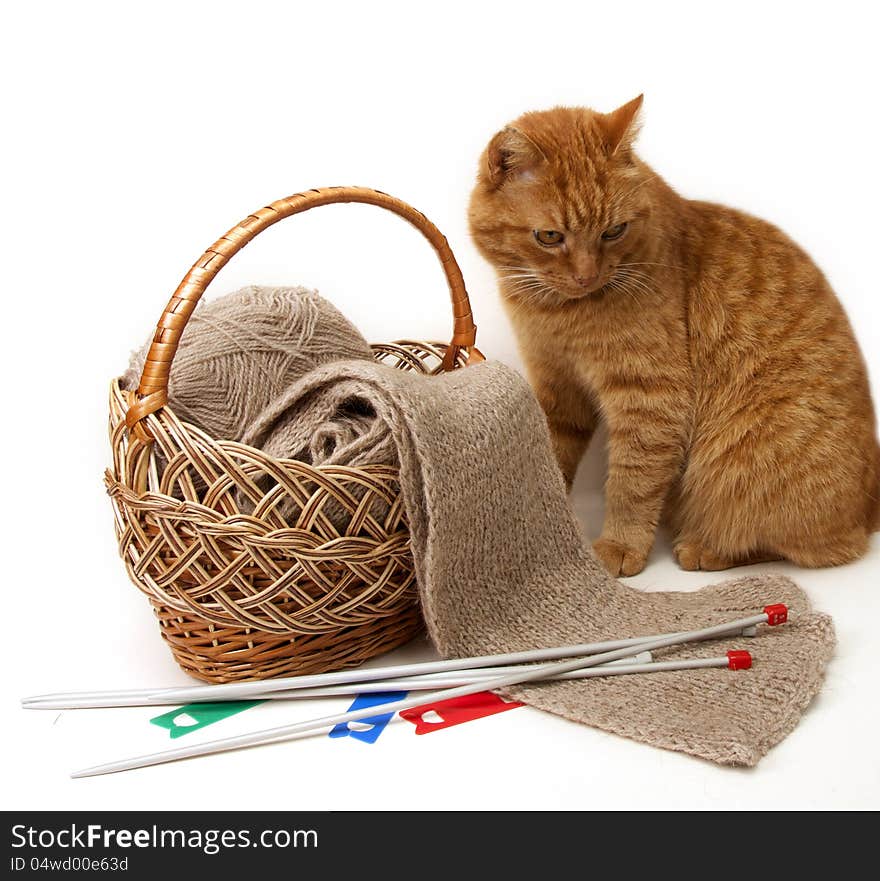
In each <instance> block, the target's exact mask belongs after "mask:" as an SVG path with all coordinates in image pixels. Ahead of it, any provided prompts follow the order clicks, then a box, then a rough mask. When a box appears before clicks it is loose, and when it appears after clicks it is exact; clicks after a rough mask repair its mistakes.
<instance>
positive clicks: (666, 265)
mask: <svg viewBox="0 0 880 881" xmlns="http://www.w3.org/2000/svg"><path fill="white" fill-rule="evenodd" d="M618 266H619V267H627V266H662V267H664V268H665V269H678V270H679V271H683V270H684V267H683V266H675V265H674V264H672V263H655V262H653V261H650V260H648V261H639V262H635V263H620V264H618Z"/></svg>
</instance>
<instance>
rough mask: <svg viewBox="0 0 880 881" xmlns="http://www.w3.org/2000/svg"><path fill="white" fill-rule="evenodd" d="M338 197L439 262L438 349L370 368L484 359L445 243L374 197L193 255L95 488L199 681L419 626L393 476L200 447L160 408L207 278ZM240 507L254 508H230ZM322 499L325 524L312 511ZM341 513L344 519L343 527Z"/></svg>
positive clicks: (319, 656)
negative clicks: (400, 227) (445, 314)
mask: <svg viewBox="0 0 880 881" xmlns="http://www.w3.org/2000/svg"><path fill="white" fill-rule="evenodd" d="M334 202H364V203H368V204H370V205H377V206H379V207H381V208H385V209H387V210H389V211H392V212H394V213H395V214H398V215H399V216H401V217H403V218H404V219H405V220H407V221H409V222H410V223H411V224H412V225H413V226H415V227H416V228H417V229H418V230H420V231H421V232H422V233H423V234H424V235H425V237H426V238H427V239H428V241H429V242H430V243H431V244H432V245H433V247H434V249H435V251H436V252H437V254H438V256H439V257H440V261H441V264H442V266H443V270H444V272H445V273H446V280H447V283H448V285H449V289H450V292H451V295H452V307H453V315H454V332H453V336H452V342H451V343H450V344H449V346H440V345H432V344H427V343H411V342H401V343H395V344H389V345H379V346H374V352H375V355H376V358H377V359H378V360H380V361H384V362H386V363H389V364H391V365H393V366H395V367H399V368H400V369H402V370H416V371H420V372H423V373H436V372H438V371H440V370H452V369H453V368H455V367H461V366H464V365H465V364H466V363H468V361H469V360H470V361H477V360H482V355H480V353H479V351H478V350H477V349H475V348H473V345H474V341H475V336H476V328H475V326H474V323H473V320H472V317H471V311H470V305H469V303H468V296H467V292H466V290H465V287H464V281H463V279H462V276H461V271H460V270H459V268H458V265H457V264H456V262H455V258H454V257H453V255H452V252H451V250H450V249H449V245H448V243H447V242H446V239H445V238H444V237H443V235H442V234H441V233H440V232H439V230H438V229H437V228H436V227H435V226H434V225H433V224H432V223H431V222H430V221H428V220H427V219H426V218H425V217H424V216H423V215H422V214H420V213H419V212H417V211H416V210H415V209H413V208H411V207H410V206H409V205H407V204H405V203H404V202H401V201H399V200H398V199H395V198H393V197H391V196H387V195H385V194H384V193H379V192H376V191H374V190H368V189H362V188H359V187H331V188H327V189H320V190H310V191H309V192H307V193H300V194H297V195H294V196H290V197H289V198H287V199H282V200H280V201H278V202H274V203H273V204H271V205H269V206H268V207H266V208H263V209H262V210H260V211H257V212H256V213H254V214H252V215H250V216H249V217H247V218H245V219H244V220H243V221H242V222H241V223H239V224H238V225H237V226H235V227H233V228H232V229H231V230H230V231H229V232H228V233H226V235H224V236H223V237H222V238H221V239H219V240H218V241H217V242H215V243H214V244H213V245H211V247H210V248H208V250H207V251H205V253H204V254H203V255H202V257H201V258H200V259H199V260H198V261H197V262H196V264H195V265H194V266H193V267H192V269H190V271H189V272H188V273H187V275H186V277H185V278H184V279H183V281H182V282H181V283H180V286H179V287H178V288H177V290H176V291H175V292H174V296H172V298H171V300H170V302H169V303H168V305H167V306H166V307H165V311H164V313H163V314H162V318H161V320H160V321H159V324H158V326H157V329H156V334H155V336H154V338H153V342H152V345H151V348H150V351H149V354H148V356H147V361H146V364H145V366H144V370H143V374H142V376H141V380H140V385H139V387H138V390H137V392H136V393H135V392H127V391H124V390H123V389H122V388H121V387H120V385H119V381H118V380H114V382H113V383H112V384H111V389H110V442H111V445H112V448H113V467H112V469H110V470H108V471H107V473H106V478H105V479H106V485H107V491H108V493H109V495H110V498H111V499H112V503H113V509H114V513H115V517H116V534H117V538H118V541H119V550H120V554H121V556H122V558H123V560H124V561H125V566H126V569H127V570H128V574H129V577H130V578H131V580H132V581H133V582H134V584H135V585H136V586H137V587H138V588H139V589H140V590H142V591H143V592H144V593H145V594H146V595H147V596H148V597H149V599H150V602H151V603H152V606H153V609H154V610H155V613H156V615H157V617H158V619H159V623H160V625H161V633H162V636H163V637H164V638H165V640H166V641H167V643H168V645H169V647H170V648H171V651H172V653H173V655H174V657H175V659H176V660H177V663H178V664H179V665H180V666H181V667H182V668H183V669H184V670H186V671H187V672H188V673H190V674H192V675H193V676H195V677H196V678H198V679H202V680H204V681H207V682H235V681H239V680H243V679H261V678H266V677H269V676H282V675H296V674H304V673H315V672H321V671H324V670H332V669H338V668H342V667H347V666H353V665H356V664H359V663H361V662H362V661H364V660H366V659H367V658H370V657H372V656H373V655H377V654H379V653H381V652H386V651H388V650H389V649H392V648H394V647H396V646H398V645H401V644H402V643H405V642H407V641H408V640H410V639H411V638H412V637H413V636H414V635H415V634H416V633H418V632H419V630H420V629H421V626H422V621H421V616H420V614H419V608H418V598H417V591H416V584H415V575H414V572H413V560H412V555H411V551H410V542H409V531H408V528H407V524H406V517H405V514H404V510H403V504H402V501H401V498H400V489H399V485H398V473H397V470H396V469H395V468H390V467H388V466H385V465H370V466H364V467H360V468H351V467H339V466H318V467H312V466H310V465H307V464H305V463H303V462H297V461H292V460H279V459H274V458H272V457H270V456H267V455H266V454H264V453H263V452H261V451H260V450H257V449H254V448H252V447H248V446H245V445H244V444H240V443H235V442H233V441H230V440H223V439H219V438H212V437H209V436H208V435H206V434H205V433H204V432H203V431H201V430H199V429H198V428H196V427H195V426H193V425H190V424H188V423H184V422H181V421H180V420H178V419H177V418H176V417H175V415H174V413H173V412H172V411H171V409H170V408H169V407H167V406H166V403H167V385H168V376H169V372H170V369H171V362H172V360H173V358H174V354H175V352H176V350H177V345H178V342H179V340H180V336H181V334H182V332H183V329H184V327H185V326H186V323H187V320H188V319H189V317H190V315H191V314H192V312H193V310H194V309H195V306H196V303H197V302H198V300H199V298H200V297H201V295H202V293H203V292H204V290H205V289H206V288H207V286H208V284H209V283H210V282H211V280H212V279H213V278H214V276H215V275H216V274H217V272H218V271H219V270H220V269H221V268H222V267H223V266H224V265H225V264H226V262H227V261H228V260H229V259H230V257H232V255H233V254H235V253H236V252H237V251H239V250H240V249H241V248H243V247H244V246H245V245H246V244H247V243H248V242H249V241H251V239H253V238H254V237H255V236H256V235H257V234H259V233H260V232H262V231H263V230H264V229H266V228H267V227H269V226H271V225H272V224H274V223H276V222H277V221H279V220H281V219H283V218H285V217H289V216H290V215H292V214H298V213H300V212H301V211H305V210H307V209H309V208H313V207H316V206H319V205H328V204H331V203H334ZM157 451H158V452H159V453H161V455H156V453H157ZM258 473H267V474H269V475H271V476H272V477H273V478H274V479H275V481H276V482H277V485H276V486H275V487H274V488H273V489H271V490H269V491H265V492H264V491H263V490H261V489H260V488H259V487H258V486H257V484H256V483H255V482H254V480H252V477H253V476H254V475H256V474H258ZM279 493H287V494H288V495H289V496H290V497H292V498H293V499H294V500H295V501H296V503H297V508H298V509H299V510H300V512H301V513H300V514H299V515H298V517H297V519H296V521H295V522H290V523H288V522H286V521H285V520H284V519H283V518H282V517H281V515H280V514H278V502H279ZM377 497H379V498H380V499H381V500H382V502H383V503H384V504H383V505H382V506H381V510H386V509H387V511H388V513H387V515H386V516H384V519H382V520H381V522H380V521H377V520H376V519H375V517H374V516H373V515H372V514H371V513H370V511H371V508H372V510H378V509H380V506H378V505H372V503H373V502H374V501H375V500H376V498H377ZM242 498H244V499H249V500H250V502H251V503H252V505H253V510H252V511H251V509H250V507H249V508H248V511H247V512H244V511H242V510H240V509H239V507H238V504H237V499H242ZM328 504H330V505H332V506H333V507H332V510H333V512H334V516H333V517H332V518H331V517H329V516H327V515H326V514H325V513H324V511H323V509H324V506H325V505H328ZM338 506H342V508H343V509H344V510H345V512H346V515H345V517H347V518H348V520H347V524H345V525H344V528H343V527H342V525H341V523H340V519H339V515H338V512H339V507H338ZM328 510H329V508H328ZM343 519H345V518H343ZM334 524H335V525H334Z"/></svg>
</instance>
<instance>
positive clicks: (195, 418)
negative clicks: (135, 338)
mask: <svg viewBox="0 0 880 881" xmlns="http://www.w3.org/2000/svg"><path fill="white" fill-rule="evenodd" d="M148 349H149V343H147V344H146V345H145V346H144V347H143V348H142V349H141V350H140V351H138V352H135V353H134V354H133V355H132V358H131V362H130V365H129V369H128V370H127V371H126V373H125V374H124V376H123V377H122V385H123V387H124V388H126V389H135V388H137V385H138V382H139V380H140V375H141V370H142V369H143V365H144V361H145V360H146V356H147V351H148ZM353 358H354V359H367V360H372V352H371V350H370V346H369V344H368V343H367V341H366V340H365V339H364V338H363V337H362V336H361V334H360V333H359V332H358V330H357V329H356V328H355V327H354V325H352V324H351V322H350V321H348V319H347V318H345V317H344V316H343V315H342V313H341V312H339V310H338V309H336V308H335V307H334V306H332V305H331V304H330V303H328V302H327V301H326V300H324V298H323V297H321V296H320V295H319V294H318V293H317V292H316V291H313V290H308V289H306V288H301V287H257V286H251V287H246V288H242V289H240V290H238V291H235V292H234V293H231V294H227V295H225V296H223V297H219V298H218V299H216V300H211V301H209V302H206V303H201V304H199V306H198V307H197V308H196V310H195V312H194V313H193V315H192V317H191V318H190V320H189V323H188V324H187V326H186V329H185V330H184V332H183V335H182V337H181V340H180V347H179V348H178V350H177V354H176V355H175V358H174V363H173V364H172V367H171V376H170V379H169V383H168V393H169V394H168V404H169V406H170V407H171V409H172V411H173V412H174V413H175V414H176V415H177V417H178V418H179V419H182V420H184V421H185V422H191V423H192V424H194V425H196V426H198V427H199V428H201V429H203V430H204V431H206V432H207V433H208V434H209V435H211V436H212V437H214V438H216V439H218V440H241V438H242V437H244V435H245V434H246V433H247V431H248V429H249V428H250V426H251V424H252V423H253V422H254V420H255V419H256V417H257V416H258V415H259V414H260V413H261V412H262V411H263V410H264V409H265V408H266V407H267V405H268V404H269V403H270V402H272V401H274V400H276V399H277V398H278V397H279V396H280V395H281V394H283V393H284V392H285V391H286V390H287V389H288V388H290V386H291V385H292V384H293V383H294V382H296V380H298V379H299V378H300V377H301V376H303V375H304V374H305V373H307V372H308V371H309V370H311V369H312V368H313V367H317V366H318V365H320V364H326V363H328V362H330V361H342V360H349V359H353Z"/></svg>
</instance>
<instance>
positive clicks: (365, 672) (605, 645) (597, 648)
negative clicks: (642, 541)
mask: <svg viewBox="0 0 880 881" xmlns="http://www.w3.org/2000/svg"><path fill="white" fill-rule="evenodd" d="M784 608H785V607H784V606H782V605H781V604H778V608H777V606H767V607H765V609H764V612H763V613H762V614H760V615H753V616H752V617H750V618H743V619H741V621H734V622H732V623H731V624H729V625H725V629H724V630H723V631H722V632H721V634H720V635H725V634H728V633H734V632H737V631H739V632H744V631H747V630H749V629H750V628H752V627H754V626H755V625H756V624H765V623H767V622H768V618H769V615H770V613H769V612H768V611H767V610H768V609H769V610H771V612H773V614H775V615H777V616H778V615H783V613H782V612H781V611H779V609H784ZM742 622H746V623H742ZM777 623H782V622H781V621H778V622H777ZM686 633H687V631H683V632H680V633H661V634H655V635H654V636H636V637H632V638H630V639H616V640H610V641H608V642H593V643H584V644H581V645H569V646H561V647H559V648H553V649H529V650H527V651H522V652H511V653H508V654H503V655H484V656H482V657H480V656H478V657H473V658H450V659H449V660H446V661H425V662H421V663H417V664H401V665H398V666H393V667H373V668H370V669H365V668H360V669H358V670H341V671H340V672H338V673H318V674H315V675H313V676H286V677H282V678H280V679H271V680H265V679H262V680H259V681H257V682H253V681H252V682H232V683H228V684H226V685H202V686H185V687H183V688H168V689H163V690H160V691H156V692H154V693H153V697H156V698H159V697H161V698H172V699H173V701H174V702H175V703H187V704H188V703H195V702H198V701H212V702H213V701H223V700H236V699H242V698H248V697H251V696H252V695H254V694H262V695H265V694H268V693H269V692H270V691H287V690H288V689H291V688H312V687H319V686H325V685H339V684H342V683H350V682H371V681H373V680H376V679H394V678H396V677H399V676H419V675H423V674H425V673H443V672H448V671H451V670H456V671H457V670H470V669H473V668H474V667H495V666H498V665H502V664H527V663H530V662H533V661H553V660H556V659H557V658H569V657H575V656H578V657H580V656H583V655H593V654H596V653H599V652H607V651H614V650H617V649H621V648H627V647H629V646H635V645H642V646H644V645H645V643H647V642H651V641H652V640H655V639H660V638H668V637H673V636H676V637H678V636H684V635H686Z"/></svg>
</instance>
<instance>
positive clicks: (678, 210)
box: [469, 96, 880, 576]
mask: <svg viewBox="0 0 880 881" xmlns="http://www.w3.org/2000/svg"><path fill="white" fill-rule="evenodd" d="M641 103H642V97H641V96H639V97H638V98H636V99H635V100H633V101H630V102H629V103H628V104H625V105H624V106H622V107H620V108H619V109H617V110H615V111H614V112H613V113H609V114H602V113H598V112H595V111H593V110H589V109H586V108H566V107H559V108H555V109H553V110H548V111H544V112H536V113H526V114H525V115H523V116H521V117H520V118H519V119H518V120H516V121H515V122H514V123H512V124H511V125H510V126H508V127H506V128H505V129H503V130H502V131H500V132H498V134H496V135H495V136H494V137H493V138H492V140H491V141H490V143H489V145H488V147H487V148H486V150H485V152H484V153H483V156H482V158H481V161H480V167H479V174H478V180H477V184H476V188H475V189H474V191H473V195H472V197H471V203H470V212H469V218H470V227H471V233H472V235H473V238H474V241H475V242H476V245H477V247H478V248H479V250H480V252H481V253H482V254H483V256H485V257H486V259H487V260H489V261H490V262H491V263H492V265H493V266H494V268H495V270H496V272H497V275H498V279H499V285H500V289H501V294H502V298H503V302H504V304H505V306H506V309H507V312H508V314H509V316H510V318H511V321H512V323H513V326H514V328H515V330H516V334H517V338H518V342H519V346H520V350H521V352H522V355H523V358H524V361H525V364H526V367H527V370H528V373H529V378H530V380H531V382H532V385H533V387H534V389H535V392H536V394H537V396H538V398H539V400H540V402H541V404H542V406H543V408H544V410H545V412H546V414H547V420H548V422H549V425H550V429H551V433H552V435H553V439H554V443H555V448H556V454H557V458H558V460H559V465H560V467H561V469H562V473H563V475H564V477H565V479H566V481H567V483H568V485H569V486H570V485H571V482H572V480H573V479H574V475H575V470H576V469H577V466H578V463H579V461H580V459H581V457H582V456H583V453H584V451H585V449H586V447H587V445H588V444H589V442H590V438H591V436H592V434H593V431H594V429H595V427H596V423H597V420H598V419H599V418H600V417H601V418H602V419H604V420H605V421H606V422H607V425H608V432H609V453H608V458H609V471H608V480H607V484H606V506H605V507H606V515H605V523H604V527H603V530H602V535H601V537H600V538H599V539H598V541H596V543H595V544H594V549H595V551H596V553H597V554H598V556H599V557H600V558H601V560H602V562H603V563H604V564H605V566H606V567H607V568H608V570H609V571H610V572H611V573H612V575H615V576H617V575H634V574H635V573H637V572H640V571H641V570H642V568H643V567H644V565H645V561H646V559H647V556H648V553H649V552H650V550H651V546H652V544H653V541H654V533H655V530H656V528H657V526H658V523H659V522H660V521H661V517H662V518H663V519H664V520H665V521H667V522H668V523H669V525H670V526H671V528H672V530H673V534H674V538H675V545H674V547H675V554H676V557H677V559H678V562H679V564H680V565H681V566H682V567H683V568H684V569H712V570H714V569H725V568H728V567H730V566H735V565H741V564H745V563H750V562H758V561H761V560H768V559H778V558H786V559H788V560H791V561H792V562H794V563H796V564H798V565H800V566H832V565H836V564H840V563H846V562H848V561H850V560H854V559H856V558H857V557H859V556H860V555H862V554H863V553H864V552H865V550H866V548H867V546H868V541H869V535H870V532H871V531H873V530H874V529H876V528H878V526H880V524H878V514H880V506H878V498H880V487H878V481H880V449H878V444H877V439H876V428H875V418H874V411H873V407H872V404H871V398H870V392H869V388H868V378H867V373H866V370H865V365H864V362H863V360H862V357H861V354H860V352H859V348H858V345H857V343H856V341H855V338H854V336H853V333H852V330H851V328H850V325H849V322H848V321H847V318H846V315H845V314H844V311H843V308H842V306H841V305H840V303H839V302H838V300H837V298H836V297H835V295H834V293H833V291H832V290H831V288H830V286H829V284H828V282H827V281H826V279H825V277H824V276H823V275H822V273H821V271H820V270H819V269H818V268H817V267H816V265H815V264H814V263H813V262H812V260H811V259H810V258H809V257H808V256H807V255H806V254H805V253H804V252H803V251H802V250H801V249H800V248H799V247H798V246H797V245H796V244H795V243H794V242H792V241H791V240H790V239H789V238H788V237H787V236H786V235H785V234H784V233H782V232H781V231H780V230H778V229H776V228H775V227H774V226H772V225H771V224H769V223H766V222H765V221H763V220H759V219H757V218H755V217H750V216H749V215H747V214H743V213H742V212H740V211H735V210H733V209H731V208H726V207H724V206H722V205H714V204H710V203H708V202H697V201H690V200H688V199H684V198H682V197H681V196H679V195H678V194H677V193H675V191H674V190H672V188H671V187H669V186H668V185H667V184H666V183H665V181H663V180H662V178H660V177H659V176H658V175H657V174H656V173H655V172H653V171H652V170H651V169H650V168H649V167H648V166H647V165H646V164H645V163H644V162H642V161H641V160H640V159H639V158H638V156H636V155H635V153H634V152H633V150H632V142H633V140H634V137H635V134H636V131H637V117H638V112H639V109H640V107H641Z"/></svg>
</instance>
